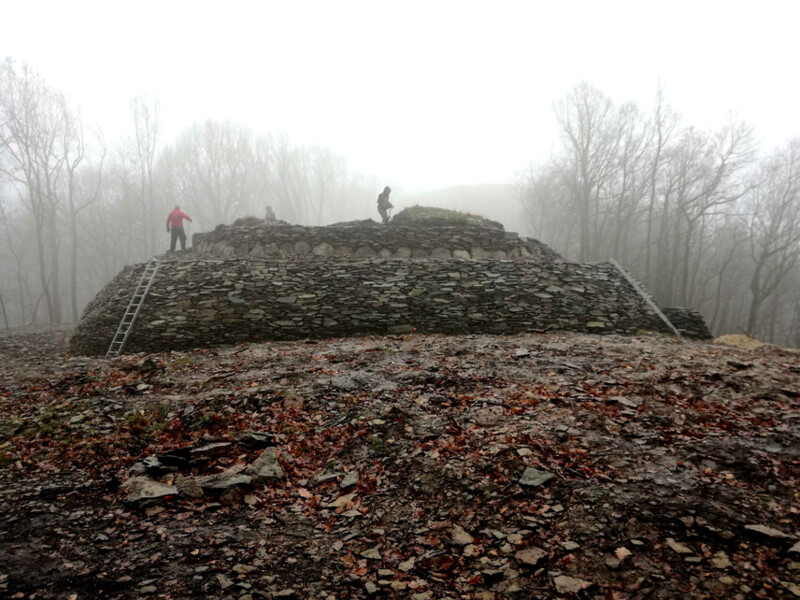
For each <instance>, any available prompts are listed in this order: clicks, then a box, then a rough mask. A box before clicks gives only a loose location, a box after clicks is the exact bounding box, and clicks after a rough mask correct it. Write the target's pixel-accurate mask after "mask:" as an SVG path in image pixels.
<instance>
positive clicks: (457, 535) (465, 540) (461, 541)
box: [450, 525, 475, 546]
mask: <svg viewBox="0 0 800 600" xmlns="http://www.w3.org/2000/svg"><path fill="white" fill-rule="evenodd" d="M450 538H451V539H452V540H453V543H454V544H456V545H458V546H467V545H469V544H472V543H474V542H475V538H474V537H472V536H471V535H470V534H469V533H467V532H466V531H465V530H464V529H463V528H462V527H460V526H459V525H456V526H455V527H453V529H452V530H451V531H450Z"/></svg>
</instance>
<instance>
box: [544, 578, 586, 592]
mask: <svg viewBox="0 0 800 600" xmlns="http://www.w3.org/2000/svg"><path fill="white" fill-rule="evenodd" d="M553 583H554V584H555V586H556V591H557V592H558V593H559V594H561V595H564V594H577V593H578V592H580V591H581V590H585V589H586V588H588V587H591V585H592V582H591V581H585V580H583V579H577V578H575V577H567V576H566V575H559V576H558V577H554V578H553Z"/></svg>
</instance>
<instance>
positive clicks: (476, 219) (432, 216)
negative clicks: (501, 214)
mask: <svg viewBox="0 0 800 600" xmlns="http://www.w3.org/2000/svg"><path fill="white" fill-rule="evenodd" d="M391 223H392V225H406V226H410V227H455V226H464V225H468V226H473V227H487V228H489V229H500V230H501V231H502V230H503V225H502V224H501V223H498V222H497V221H491V220H489V219H486V218H484V217H481V216H479V215H472V214H469V213H463V212H459V211H457V210H448V209H446V208H436V207H434V206H410V207H408V208H404V209H403V210H401V211H400V212H399V213H397V214H396V215H394V216H393V217H392V221H391Z"/></svg>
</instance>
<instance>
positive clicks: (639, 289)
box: [608, 258, 681, 339]
mask: <svg viewBox="0 0 800 600" xmlns="http://www.w3.org/2000/svg"><path fill="white" fill-rule="evenodd" d="M608 262H610V263H611V264H612V265H614V267H615V268H616V269H617V271H619V272H620V273H622V276H623V277H624V278H625V279H627V280H628V283H629V284H631V287H632V288H633V289H634V290H636V292H637V293H638V294H639V295H640V296H641V297H642V299H643V300H644V301H645V303H646V304H647V306H649V307H650V310H652V311H653V312H654V313H655V315H656V316H657V317H658V318H660V319H661V320H662V321H664V323H665V324H666V326H667V327H669V328H670V329H671V330H672V333H674V334H675V336H676V337H677V338H678V339H681V332H680V331H678V329H677V328H676V327H675V325H673V324H672V322H671V321H670V320H669V319H668V318H667V315H665V314H664V313H663V312H661V309H660V308H658V306H656V303H655V302H653V301H652V300H651V299H650V296H648V295H647V292H645V291H644V290H643V289H642V286H640V285H639V282H638V281H636V280H635V279H634V278H633V277H631V274H630V273H628V272H627V271H626V270H625V269H623V268H622V266H621V265H620V264H619V263H618V262H617V261H615V260H614V259H613V258H609V259H608Z"/></svg>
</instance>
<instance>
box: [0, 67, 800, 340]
mask: <svg viewBox="0 0 800 600" xmlns="http://www.w3.org/2000/svg"><path fill="white" fill-rule="evenodd" d="M553 117H554V118H555V119H556V122H557V124H558V129H559V132H560V136H559V138H558V140H557V141H556V143H555V146H554V150H553V152H552V155H551V156H550V157H547V158H545V157H542V158H541V160H534V162H533V163H532V164H531V166H530V167H529V168H528V169H527V170H526V171H525V172H522V173H517V174H516V175H512V173H511V172H510V173H509V179H510V180H513V185H512V186H511V187H510V188H509V189H512V190H513V199H511V200H512V201H513V202H515V206H516V207H518V209H519V211H520V214H522V215H524V217H523V221H522V222H524V226H523V225H518V226H515V227H512V229H520V230H522V231H523V232H524V233H527V234H530V235H532V236H533V237H536V238H538V239H541V240H542V241H544V242H546V243H548V244H550V245H551V246H553V247H554V249H556V250H558V251H559V252H561V253H562V254H563V255H564V256H565V257H567V258H569V259H573V260H580V261H590V262H594V261H602V260H607V259H608V258H609V257H613V258H615V259H617V260H618V261H619V262H620V263H622V264H623V265H624V266H626V267H627V268H628V269H630V270H631V271H632V272H633V273H634V274H635V275H636V276H637V277H638V278H639V279H641V280H642V281H643V282H644V283H645V284H646V285H647V287H648V288H649V290H650V291H651V292H652V293H653V294H654V295H655V297H656V299H657V300H658V301H659V302H660V303H661V304H662V305H664V306H687V307H691V308H696V309H698V310H700V311H701V312H702V314H703V315H704V316H705V317H706V319H707V321H708V323H709V325H710V326H711V328H712V329H713V331H714V333H715V334H722V333H747V334H748V335H751V336H753V337H756V338H758V339H761V340H764V341H772V342H775V343H779V344H782V345H786V346H798V345H800V293H798V292H799V291H800V274H799V273H798V264H797V262H798V255H799V253H800V243H798V242H800V199H799V198H798V190H800V180H798V175H797V160H798V159H800V141H791V142H789V143H787V144H786V145H785V147H781V148H776V149H765V148H762V147H760V145H759V144H758V141H757V140H758V137H757V132H754V131H752V130H751V128H750V127H749V126H748V125H747V124H746V123H744V122H741V121H739V120H737V119H735V118H731V119H730V120H729V122H728V123H727V125H726V126H725V127H724V128H721V129H720V130H718V131H706V130H703V129H700V128H696V127H693V126H692V124H691V123H686V122H684V121H683V120H682V119H681V116H680V113H679V111H678V110H677V109H676V108H673V107H672V106H670V104H669V102H668V99H667V98H666V97H665V95H664V94H663V93H662V91H661V90H656V91H655V93H654V102H653V105H652V106H647V107H641V106H637V105H635V104H633V103H622V102H617V101H615V100H614V99H612V98H610V97H608V96H607V95H606V94H604V93H603V91H602V90H600V89H598V88H596V87H595V86H593V85H592V84H590V83H586V82H582V83H578V84H577V85H576V86H575V87H573V88H572V89H571V90H565V94H564V96H563V97H562V98H561V99H560V100H559V101H558V102H556V104H555V106H554V112H553ZM479 118H481V117H480V116H479V115H476V119H479ZM485 118H487V119H489V118H491V115H487V116H486V117H485ZM129 125H130V127H129V131H130V133H129V135H127V136H125V137H122V138H121V139H113V140H111V139H106V138H105V137H104V136H103V134H102V132H101V131H100V130H99V129H98V128H97V127H96V126H94V125H92V124H90V123H85V122H83V121H82V118H81V112H80V107H78V106H74V105H73V104H72V103H71V102H70V101H69V99H68V98H66V97H65V96H64V95H63V94H62V93H61V92H60V91H59V90H57V89H53V88H52V87H51V86H49V85H48V83H47V82H46V81H45V80H43V78H42V77H41V76H39V75H38V74H37V73H36V71H35V70H34V69H33V68H31V67H29V66H27V65H25V64H22V63H18V62H15V61H13V60H11V59H7V60H5V61H4V62H2V63H0V310H1V311H2V312H1V314H0V326H4V327H12V326H18V325H22V324H28V323H59V322H68V321H77V320H78V318H79V316H80V312H81V310H82V308H83V306H84V305H85V304H86V303H87V302H88V301H89V300H90V299H91V298H92V297H93V296H94V294H95V293H96V292H97V291H98V290H99V289H100V288H101V287H102V286H103V285H104V284H105V283H107V282H108V281H109V280H110V279H111V278H112V277H113V276H114V275H116V274H117V273H118V271H119V270H120V269H121V268H122V267H123V266H124V265H126V264H131V263H134V262H140V261H142V260H144V259H146V258H149V257H150V256H153V255H156V254H161V253H163V252H164V251H165V250H166V247H167V243H168V236H167V235H166V232H165V219H166V215H167V213H168V212H169V210H170V209H171V208H172V207H173V206H174V205H176V204H179V205H181V206H182V207H185V209H186V210H187V212H188V213H189V214H190V215H191V216H192V218H193V221H194V222H193V226H192V227H193V229H192V230H193V231H202V230H208V229H213V228H214V227H215V226H217V225H218V224H221V223H231V222H232V221H233V220H234V219H236V218H238V217H243V216H248V215H254V216H257V217H263V216H264V213H265V209H266V207H267V206H268V205H269V206H271V207H272V208H273V209H274V211H275V213H276V215H277V216H278V218H280V219H283V220H285V221H288V222H291V223H299V224H307V225H316V224H324V223H331V222H336V221H347V220H353V219H364V218H376V213H375V197H376V194H377V192H378V191H380V189H382V186H383V185H384V183H385V182H382V181H377V180H376V178H374V177H371V176H368V175H363V174H361V173H359V172H358V170H356V169H354V168H353V167H352V166H350V165H348V163H347V161H346V159H345V157H343V156H341V155H340V154H337V152H336V151H335V149H331V148H328V147H324V146H307V145H300V144H295V143H293V142H292V141H291V139H290V137H289V135H288V134H285V133H275V132H272V133H263V134H261V133H256V132H254V131H252V130H251V129H250V128H248V127H247V126H246V125H245V124H240V123H234V122H229V121H219V120H214V119H208V120H206V121H204V122H199V123H195V124H193V125H191V126H189V127H187V128H186V129H184V130H183V131H181V132H179V133H178V134H177V135H176V136H174V138H170V139H166V137H165V136H164V134H163V122H162V119H161V116H160V105H159V101H158V99H157V97H156V96H149V95H142V96H139V97H136V98H133V99H132V100H131V102H130V123H129ZM420 143H424V140H422V141H420ZM475 143H476V144H480V143H481V142H480V140H475ZM531 158H532V159H535V158H536V157H531ZM509 170H510V171H511V170H513V166H512V165H510V166H509ZM399 183H402V182H399ZM454 183H457V182H454ZM515 222H516V223H520V221H518V220H516V219H515Z"/></svg>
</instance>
